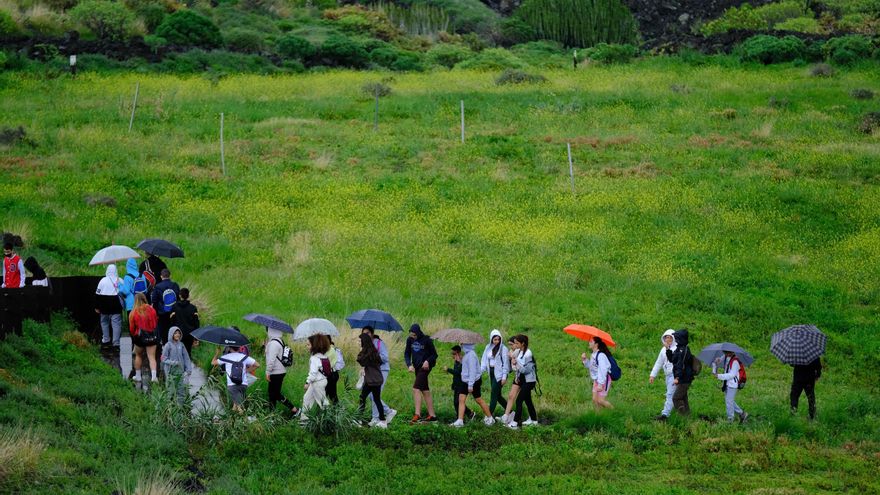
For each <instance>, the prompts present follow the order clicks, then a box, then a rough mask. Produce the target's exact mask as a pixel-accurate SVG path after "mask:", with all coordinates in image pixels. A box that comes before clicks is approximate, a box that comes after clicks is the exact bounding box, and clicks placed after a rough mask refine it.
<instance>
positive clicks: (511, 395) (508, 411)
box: [495, 335, 519, 424]
mask: <svg viewBox="0 0 880 495" xmlns="http://www.w3.org/2000/svg"><path fill="white" fill-rule="evenodd" d="M515 341H516V335H511V336H510V338H508V339H507V343H508V345H510V350H509V351H507V362H508V363H510V371H511V372H513V374H514V377H515V376H516V375H517V374H518V373H519V370H518V366H517V364H516V355H517V353H518V351H517V350H516V349H515V348H514V347H515V346H514V345H513V344H514V342H515ZM518 395H519V384H518V383H517V382H516V380H514V381H513V383H512V384H511V385H510V391H509V392H507V406H506V407H505V408H504V414H502V415H501V417H500V418H495V419H500V420H501V423H503V424H508V423H510V422H511V421H512V420H513V408H514V406H515V405H516V397H517V396H518Z"/></svg>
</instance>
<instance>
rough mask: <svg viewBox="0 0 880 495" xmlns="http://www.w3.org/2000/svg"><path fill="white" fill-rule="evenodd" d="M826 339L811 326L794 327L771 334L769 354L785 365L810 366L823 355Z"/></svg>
mask: <svg viewBox="0 0 880 495" xmlns="http://www.w3.org/2000/svg"><path fill="white" fill-rule="evenodd" d="M827 339H828V337H826V336H825V334H824V333H822V332H821V331H820V330H819V329H818V328H816V327H815V326H813V325H795V326H792V327H788V328H786V329H785V330H780V331H778V332H776V333H774V334H773V337H772V338H771V339H770V353H771V354H773V355H774V356H776V357H777V358H778V359H779V360H780V361H782V362H783V363H785V364H791V365H796V364H810V363H812V362H813V361H815V360H816V359H817V358H818V357H819V356H821V355H822V354H825V341H826V340H827Z"/></svg>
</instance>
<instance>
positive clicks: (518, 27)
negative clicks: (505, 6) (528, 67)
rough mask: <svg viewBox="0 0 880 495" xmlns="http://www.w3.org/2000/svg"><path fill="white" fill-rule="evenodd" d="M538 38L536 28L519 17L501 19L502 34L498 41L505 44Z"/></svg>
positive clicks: (514, 43)
mask: <svg viewBox="0 0 880 495" xmlns="http://www.w3.org/2000/svg"><path fill="white" fill-rule="evenodd" d="M537 38H538V33H537V32H536V31H535V28H533V27H532V26H531V25H530V24H529V23H527V22H525V21H523V20H522V19H520V18H518V17H508V18H507V19H504V20H503V21H501V36H500V39H499V40H498V41H499V43H501V45H503V46H511V45H518V44H520V43H528V42H529V41H533V40H535V39H537Z"/></svg>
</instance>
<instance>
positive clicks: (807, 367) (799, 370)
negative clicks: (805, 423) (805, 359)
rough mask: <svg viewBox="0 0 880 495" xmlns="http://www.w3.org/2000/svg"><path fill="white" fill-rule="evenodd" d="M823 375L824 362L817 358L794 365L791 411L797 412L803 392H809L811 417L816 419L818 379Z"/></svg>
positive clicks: (808, 399)
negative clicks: (808, 362) (807, 362)
mask: <svg viewBox="0 0 880 495" xmlns="http://www.w3.org/2000/svg"><path fill="white" fill-rule="evenodd" d="M821 376H822V362H821V361H819V358H816V359H814V360H813V362H811V363H810V364H799V365H795V366H794V376H793V377H792V380H791V397H790V398H791V413H792V414H797V410H798V401H800V398H801V392H806V393H807V403H808V404H809V406H810V419H811V420H813V419H816V380H818V379H819V377H821Z"/></svg>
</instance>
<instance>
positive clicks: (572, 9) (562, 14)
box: [516, 0, 638, 46]
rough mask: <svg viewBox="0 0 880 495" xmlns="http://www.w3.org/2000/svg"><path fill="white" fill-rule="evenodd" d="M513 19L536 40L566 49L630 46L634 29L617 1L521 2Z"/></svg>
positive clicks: (631, 17) (628, 11)
mask: <svg viewBox="0 0 880 495" xmlns="http://www.w3.org/2000/svg"><path fill="white" fill-rule="evenodd" d="M516 16H517V17H519V18H520V19H522V20H523V21H525V22H526V23H528V24H529V25H531V26H532V27H533V28H534V30H535V32H536V33H537V35H538V37H540V38H544V39H550V40H554V41H558V42H560V43H562V44H564V45H566V46H593V45H595V44H597V43H632V42H635V40H636V36H637V32H638V31H637V29H636V28H637V26H636V21H635V18H634V17H633V15H632V12H630V10H629V9H628V8H627V7H626V6H625V5H624V4H623V3H621V1H620V0H525V1H524V2H523V4H522V6H521V7H520V8H519V9H518V10H517V11H516Z"/></svg>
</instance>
